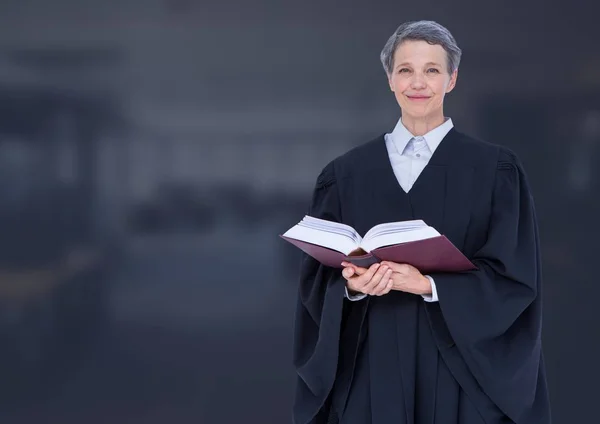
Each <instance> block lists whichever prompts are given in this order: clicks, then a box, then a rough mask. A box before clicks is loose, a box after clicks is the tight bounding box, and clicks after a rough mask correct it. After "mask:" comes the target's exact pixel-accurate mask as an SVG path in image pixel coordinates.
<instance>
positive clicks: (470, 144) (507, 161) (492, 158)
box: [455, 131, 521, 169]
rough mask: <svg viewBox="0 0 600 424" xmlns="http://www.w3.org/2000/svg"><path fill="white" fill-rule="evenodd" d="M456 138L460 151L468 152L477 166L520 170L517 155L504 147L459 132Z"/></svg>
mask: <svg viewBox="0 0 600 424" xmlns="http://www.w3.org/2000/svg"><path fill="white" fill-rule="evenodd" d="M455 133H456V138H457V140H458V142H459V145H460V147H461V148H462V149H465V150H466V151H468V152H469V156H470V157H471V159H472V160H473V161H474V162H475V163H478V164H488V165H489V166H494V167H495V168H496V169H502V168H507V167H508V168H521V162H520V160H519V157H518V156H517V154H516V153H515V152H514V151H512V150H511V149H509V148H508V147H506V146H502V145H500V144H495V143H491V142H489V141H485V140H482V139H479V138H476V137H473V136H470V135H467V134H464V133H461V132H459V131H455Z"/></svg>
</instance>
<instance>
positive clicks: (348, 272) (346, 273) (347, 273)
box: [342, 267, 354, 278]
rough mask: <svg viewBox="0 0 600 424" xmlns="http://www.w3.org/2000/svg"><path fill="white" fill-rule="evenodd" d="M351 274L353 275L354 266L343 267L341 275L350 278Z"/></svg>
mask: <svg viewBox="0 0 600 424" xmlns="http://www.w3.org/2000/svg"><path fill="white" fill-rule="evenodd" d="M353 275H354V268H351V267H347V268H344V269H343V271H342V276H343V277H344V278H350V277H352V276H353Z"/></svg>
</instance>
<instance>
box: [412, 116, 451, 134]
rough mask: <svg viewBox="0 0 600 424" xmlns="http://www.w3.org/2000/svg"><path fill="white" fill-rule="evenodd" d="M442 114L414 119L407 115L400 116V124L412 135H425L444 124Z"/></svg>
mask: <svg viewBox="0 0 600 424" xmlns="http://www.w3.org/2000/svg"><path fill="white" fill-rule="evenodd" d="M445 120H446V119H445V118H444V113H443V112H442V113H440V114H436V115H435V116H424V117H414V116H410V115H408V114H404V113H403V114H402V124H403V125H404V126H405V127H406V129H407V130H409V131H410V132H411V134H412V135H425V134H427V133H428V132H429V131H431V130H432V129H434V128H437V127H439V126H440V125H442V124H443V123H444V121H445Z"/></svg>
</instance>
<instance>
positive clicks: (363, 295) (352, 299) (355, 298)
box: [344, 287, 367, 302]
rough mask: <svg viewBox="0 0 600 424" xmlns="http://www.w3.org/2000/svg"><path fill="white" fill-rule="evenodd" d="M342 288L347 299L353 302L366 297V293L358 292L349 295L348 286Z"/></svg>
mask: <svg viewBox="0 0 600 424" xmlns="http://www.w3.org/2000/svg"><path fill="white" fill-rule="evenodd" d="M344 290H345V292H346V294H345V296H346V298H347V299H348V300H351V301H353V302H355V301H357V300H363V299H364V298H365V297H367V295H366V294H364V293H360V294H355V295H351V294H350V293H348V287H344Z"/></svg>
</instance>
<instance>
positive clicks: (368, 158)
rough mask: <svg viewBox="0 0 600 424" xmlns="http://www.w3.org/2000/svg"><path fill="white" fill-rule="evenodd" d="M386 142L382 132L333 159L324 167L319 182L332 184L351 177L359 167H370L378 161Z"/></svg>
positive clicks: (320, 183)
mask: <svg viewBox="0 0 600 424" xmlns="http://www.w3.org/2000/svg"><path fill="white" fill-rule="evenodd" d="M384 143H385V139H384V134H381V135H379V136H377V137H375V138H373V139H371V140H369V141H367V142H365V143H362V144H360V145H358V146H356V147H353V148H351V149H350V150H348V151H346V152H345V153H343V154H341V155H339V156H337V157H336V158H334V159H332V160H331V161H330V162H329V163H327V165H325V167H324V168H323V169H322V171H321V173H320V175H319V177H318V179H317V181H318V184H319V185H328V184H332V183H334V182H336V181H338V180H341V179H345V178H348V177H350V176H351V175H352V174H353V173H355V172H356V170H358V169H365V168H369V166H370V164H374V163H376V157H377V153H378V150H379V149H385V144H384Z"/></svg>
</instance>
